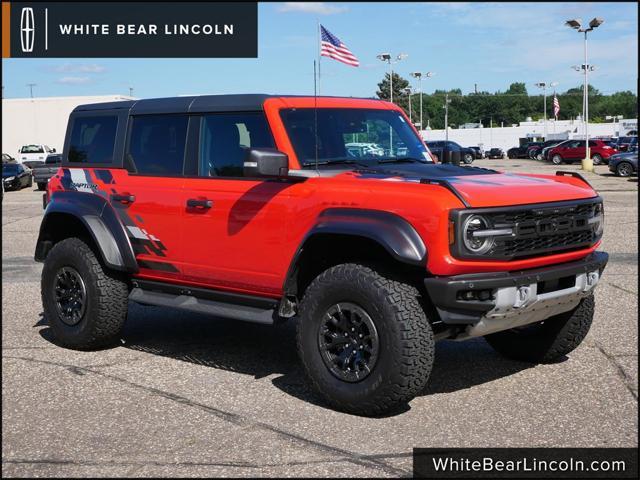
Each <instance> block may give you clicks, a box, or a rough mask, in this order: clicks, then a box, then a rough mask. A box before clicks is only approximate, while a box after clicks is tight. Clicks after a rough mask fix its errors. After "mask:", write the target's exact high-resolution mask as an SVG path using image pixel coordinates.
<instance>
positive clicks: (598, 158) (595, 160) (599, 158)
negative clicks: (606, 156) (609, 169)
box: [591, 153, 602, 165]
mask: <svg viewBox="0 0 640 480" xmlns="http://www.w3.org/2000/svg"><path fill="white" fill-rule="evenodd" d="M591 160H593V164H594V165H602V155H600V154H598V153H596V154H595V155H594V156H593V157H591Z"/></svg>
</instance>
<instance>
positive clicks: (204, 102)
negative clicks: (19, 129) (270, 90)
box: [73, 93, 354, 115]
mask: <svg viewBox="0 0 640 480" xmlns="http://www.w3.org/2000/svg"><path fill="white" fill-rule="evenodd" d="M311 96H312V95H268V94H264V93H251V94H233V95H231V94H230V95H194V96H185V97H166V98H148V99H143V100H123V101H119V102H104V103H89V104H86V105H78V106H77V107H76V108H75V109H74V110H73V111H74V112H90V111H100V110H121V109H127V110H130V112H129V113H131V114H132V115H134V114H145V113H186V112H238V111H240V112H255V111H260V110H262V108H263V107H262V106H263V104H264V101H265V100H266V99H268V98H280V97H311ZM319 98H320V97H319ZM321 98H354V97H337V96H323V97H321Z"/></svg>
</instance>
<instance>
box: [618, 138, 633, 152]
mask: <svg viewBox="0 0 640 480" xmlns="http://www.w3.org/2000/svg"><path fill="white" fill-rule="evenodd" d="M637 145H638V137H637V136H635V137H633V136H626V137H620V138H618V141H617V142H616V144H615V145H614V146H613V147H614V148H615V149H616V150H618V151H619V152H626V151H627V150H629V148H631V147H634V146H637Z"/></svg>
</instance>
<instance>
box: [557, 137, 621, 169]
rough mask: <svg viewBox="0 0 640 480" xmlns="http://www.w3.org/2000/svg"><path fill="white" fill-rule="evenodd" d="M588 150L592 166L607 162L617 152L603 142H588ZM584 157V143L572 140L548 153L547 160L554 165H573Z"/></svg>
mask: <svg viewBox="0 0 640 480" xmlns="http://www.w3.org/2000/svg"><path fill="white" fill-rule="evenodd" d="M589 150H590V151H591V159H592V160H593V164H594V165H602V164H603V163H608V162H609V157H610V156H611V155H613V154H616V153H618V151H617V150H616V149H615V148H613V147H611V146H609V145H607V143H606V142H604V141H603V140H589ZM585 155H586V148H585V141H584V140H572V141H570V142H564V143H562V144H560V145H558V146H557V147H554V148H552V149H551V150H550V151H549V154H548V158H550V159H551V162H552V163H553V164H554V165H560V164H561V163H573V162H575V161H580V160H582V159H583V158H584V157H585Z"/></svg>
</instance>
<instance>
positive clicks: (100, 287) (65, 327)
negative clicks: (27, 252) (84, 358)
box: [41, 238, 129, 350]
mask: <svg viewBox="0 0 640 480" xmlns="http://www.w3.org/2000/svg"><path fill="white" fill-rule="evenodd" d="M41 295H42V305H43V307H44V315H45V318H46V320H48V322H49V325H50V327H51V330H52V331H53V333H54V336H55V337H56V339H57V340H58V341H59V342H60V343H61V344H62V345H64V346H66V347H69V348H73V349H77V350H90V349H95V348H99V347H103V346H105V345H108V344H111V343H113V342H114V341H115V340H116V339H117V338H118V335H119V334H120V331H121V330H122V327H123V325H124V322H125V319H126V317H127V307H128V295H129V289H128V287H127V284H126V282H124V281H123V280H122V279H121V278H119V277H118V276H117V275H116V274H115V273H113V272H110V271H107V270H105V269H104V268H103V266H102V264H101V263H100V261H99V260H98V258H97V257H96V255H95V254H94V253H93V251H92V250H91V248H89V246H88V245H87V244H86V243H85V242H83V241H82V240H80V239H79V238H67V239H65V240H62V241H60V242H58V243H56V244H55V245H54V247H53V248H52V249H51V251H50V252H49V254H48V255H47V258H46V260H45V262H44V267H43V268H42V279H41Z"/></svg>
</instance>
